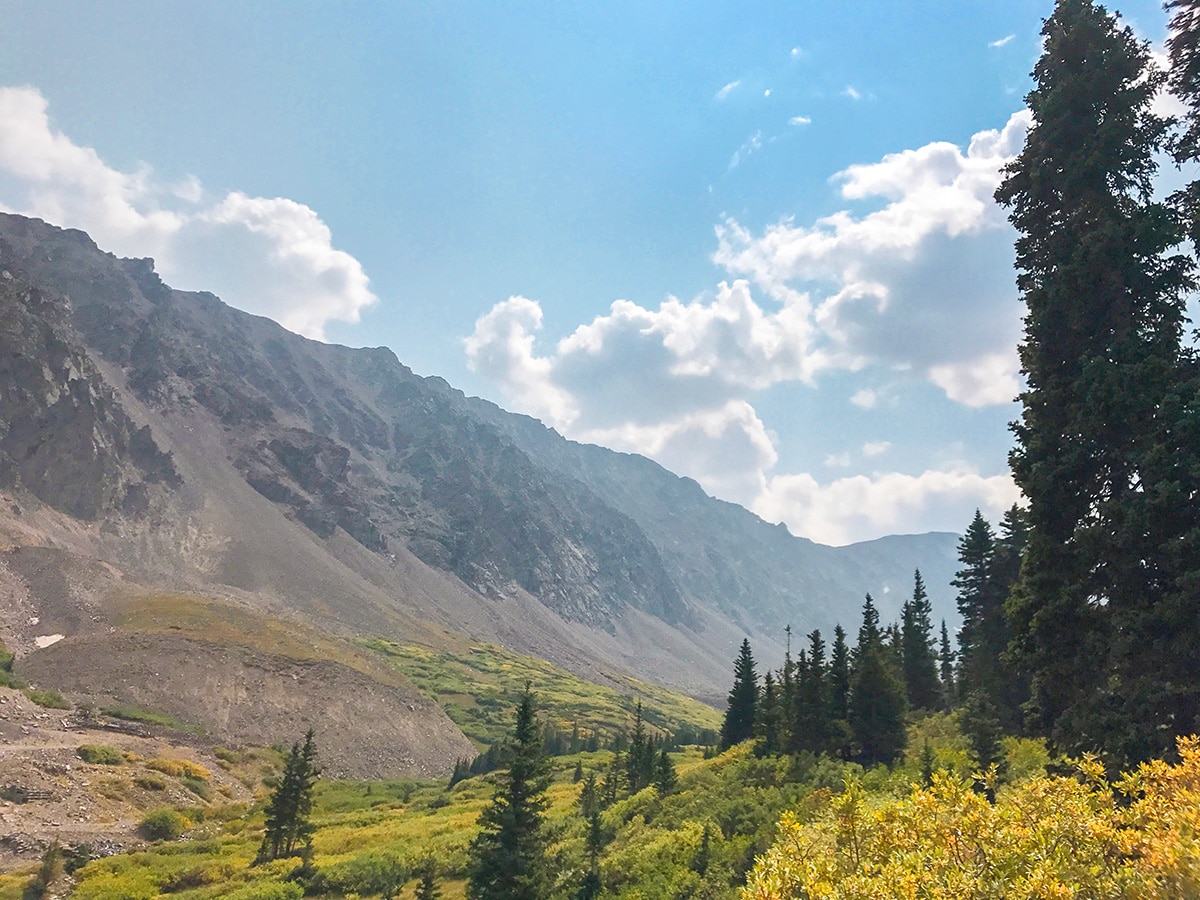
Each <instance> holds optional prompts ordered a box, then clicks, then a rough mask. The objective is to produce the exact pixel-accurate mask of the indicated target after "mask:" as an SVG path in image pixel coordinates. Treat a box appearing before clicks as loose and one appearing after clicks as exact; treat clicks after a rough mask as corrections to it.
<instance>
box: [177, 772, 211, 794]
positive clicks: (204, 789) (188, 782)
mask: <svg viewBox="0 0 1200 900" xmlns="http://www.w3.org/2000/svg"><path fill="white" fill-rule="evenodd" d="M179 781H180V783H181V784H182V785H183V786H184V787H185V788H187V789H188V790H189V791H191V792H192V793H193V794H195V795H196V796H197V797H199V798H200V799H201V800H208V799H209V798H211V797H212V787H210V786H209V783H208V782H207V781H205V780H204V779H202V778H195V777H193V776H191V775H181V776H180V777H179Z"/></svg>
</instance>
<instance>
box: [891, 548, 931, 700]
mask: <svg viewBox="0 0 1200 900" xmlns="http://www.w3.org/2000/svg"><path fill="white" fill-rule="evenodd" d="M900 649H901V655H902V657H903V659H902V664H903V667H904V687H905V690H907V692H908V704H909V706H910V707H912V708H913V709H924V710H934V709H937V708H938V707H939V706H940V705H941V685H940V684H939V681H938V670H937V656H936V654H935V653H934V650H933V605H932V604H931V603H930V602H929V595H928V594H927V593H926V592H925V582H924V581H923V580H922V578H921V573H920V571H918V572H917V573H916V575H915V577H914V580H913V595H912V599H911V600H909V601H907V602H906V603H905V604H904V606H903V608H902V610H901V618H900Z"/></svg>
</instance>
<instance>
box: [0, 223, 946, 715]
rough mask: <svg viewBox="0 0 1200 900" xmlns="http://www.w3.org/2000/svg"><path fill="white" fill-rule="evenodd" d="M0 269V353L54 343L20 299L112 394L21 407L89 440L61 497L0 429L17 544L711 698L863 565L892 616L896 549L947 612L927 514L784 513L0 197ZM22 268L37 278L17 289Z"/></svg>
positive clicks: (940, 551)
mask: <svg viewBox="0 0 1200 900" xmlns="http://www.w3.org/2000/svg"><path fill="white" fill-rule="evenodd" d="M0 271H3V272H5V273H7V275H5V276H2V277H3V278H4V279H5V282H6V283H7V284H8V285H9V290H10V294H11V297H10V300H9V302H11V303H15V304H17V305H18V306H20V305H22V304H23V307H22V311H21V315H22V316H24V317H25V318H27V319H28V320H29V324H28V325H27V326H26V327H24V329H23V330H21V331H20V332H19V333H16V334H14V335H12V336H11V337H10V347H11V349H9V350H6V351H5V352H4V354H3V355H4V356H5V357H7V356H8V355H10V354H11V355H12V356H13V357H14V358H20V359H24V360H26V363H23V364H25V365H27V366H34V365H35V363H34V362H33V361H36V360H37V359H39V358H40V357H41V356H43V355H46V354H48V353H51V351H49V350H47V349H46V347H44V346H43V345H41V344H38V343H37V341H36V340H33V339H31V338H30V337H29V334H31V333H33V332H34V331H36V328H35V325H39V323H41V324H42V325H44V327H45V328H48V329H50V330H51V331H52V332H53V333H54V334H55V335H57V336H58V338H57V339H58V340H59V341H60V342H62V343H63V344H64V345H69V346H70V347H71V348H73V349H72V350H71V353H73V354H75V356H76V357H78V359H77V360H76V361H74V362H72V363H71V364H70V365H68V366H67V367H66V369H62V367H61V366H60V369H62V371H59V372H58V374H54V372H55V371H58V370H53V367H51V369H52V370H53V371H52V372H51V375H50V376H47V377H48V378H49V379H50V381H51V382H54V383H62V382H64V381H65V382H69V381H71V378H72V377H74V376H70V375H69V374H68V373H67V370H68V369H69V370H70V371H71V372H76V371H78V372H82V373H84V381H85V382H86V385H88V387H87V390H86V391H84V393H85V394H86V395H87V396H88V397H92V396H94V397H96V398H102V402H101V400H96V401H95V402H94V403H93V405H99V406H103V407H104V409H105V410H108V411H109V412H108V415H109V418H111V420H112V421H111V422H108V419H103V417H100V418H98V417H97V415H96V414H94V413H92V412H90V411H89V410H90V408H83V407H80V408H78V409H73V410H72V411H71V415H70V416H67V419H69V420H70V421H71V422H75V421H76V420H79V421H84V420H86V421H89V422H101V423H102V424H104V427H105V428H107V429H108V430H109V431H110V432H111V435H110V434H109V433H108V432H105V433H104V434H105V436H104V438H103V440H99V439H96V440H93V439H92V437H90V436H88V435H91V434H99V432H96V431H95V428H97V427H100V426H99V425H97V426H95V427H93V428H92V431H91V432H87V433H86V434H85V430H80V427H76V426H74V425H72V426H71V427H67V426H65V425H64V424H63V423H62V422H61V421H59V420H57V419H54V420H47V421H53V422H55V423H56V424H54V425H52V426H50V425H47V426H42V431H41V432H39V433H40V434H42V435H43V436H44V438H45V440H46V441H49V442H51V443H53V444H55V445H56V446H57V447H58V449H56V450H55V451H54V452H53V453H52V454H50V455H51V456H52V457H54V458H59V457H61V458H64V459H72V458H75V457H78V456H79V455H80V454H81V453H82V452H83V451H82V450H81V449H80V448H81V447H83V446H85V445H86V446H88V447H91V446H93V445H94V446H95V447H100V448H103V447H111V448H112V451H111V453H109V456H106V457H105V460H106V462H105V463H104V465H100V466H99V468H98V469H96V467H95V466H93V469H96V471H92V470H87V472H85V473H84V474H81V475H78V476H72V477H73V478H74V480H75V481H84V482H88V483H89V484H91V483H93V482H94V483H95V484H97V485H99V486H100V487H98V488H97V489H96V490H95V491H94V493H95V495H96V497H97V498H99V499H97V500H94V501H91V502H90V504H89V505H88V507H87V508H86V509H84V508H79V507H74V506H70V505H69V504H68V505H64V499H63V497H61V496H59V497H56V496H52V492H51V493H47V491H48V490H49V488H47V487H46V485H48V484H51V483H60V480H59V479H57V478H41V481H40V482H39V480H38V479H39V477H41V476H37V465H34V462H36V460H35V456H36V454H34V453H31V446H32V445H31V444H30V443H29V441H28V440H24V439H22V440H23V441H24V442H23V443H22V442H21V441H17V440H16V438H14V439H13V440H12V441H10V444H11V450H5V452H6V453H7V457H5V458H0V463H3V462H4V459H7V460H8V462H7V466H3V467H0V477H3V478H5V480H4V481H0V487H2V486H3V485H8V487H9V490H10V492H11V494H12V497H13V498H14V501H15V502H16V504H17V506H18V507H21V506H22V505H23V504H24V506H26V507H28V508H26V509H24V511H23V512H22V513H20V514H16V513H0V534H6V535H7V536H8V540H9V542H10V543H12V544H14V545H20V544H22V543H31V542H42V543H51V544H54V545H56V546H61V547H63V548H66V549H69V550H71V551H72V552H74V553H77V554H80V555H83V556H89V557H92V558H95V559H99V560H104V561H106V562H108V563H111V564H112V565H114V566H116V567H117V568H118V569H120V570H121V572H122V573H123V575H124V577H127V578H130V579H134V580H138V581H139V582H145V583H154V584H163V585H174V586H177V587H180V588H185V589H190V590H203V591H205V592H207V593H209V594H211V595H214V596H218V597H223V598H226V599H229V600H232V601H233V602H237V603H242V604H246V605H250V606H254V607H256V608H259V609H263V610H268V611H272V612H273V613H279V614H284V615H291V616H298V617H300V618H301V619H302V620H303V621H305V622H310V623H313V624H315V625H317V626H318V627H320V628H323V629H326V630H329V631H333V632H338V633H343V634H347V635H362V636H368V637H383V638H387V639H402V640H404V641H406V642H418V643H435V642H436V641H437V640H438V639H439V638H438V635H439V634H442V633H444V631H442V629H447V628H448V629H450V630H452V631H454V632H458V633H461V634H466V635H469V636H471V637H473V638H477V639H486V640H492V641H496V642H498V643H500V644H502V645H504V646H507V647H509V648H511V649H513V650H516V651H519V652H524V653H532V654H535V655H538V656H541V657H543V658H547V659H550V660H552V661H554V662H556V663H558V664H560V665H563V666H565V667H567V668H568V669H571V670H572V671H575V672H578V673H581V674H585V675H587V676H588V677H593V678H597V679H600V680H603V679H604V678H605V677H606V676H605V673H606V672H610V671H612V670H623V671H627V672H631V673H633V674H635V675H638V676H640V677H642V678H646V679H650V680H655V681H659V682H661V683H664V684H668V685H672V686H676V687H679V688H682V689H684V690H685V691H687V692H689V693H691V694H692V695H693V696H699V697H705V698H710V699H719V698H720V697H721V696H722V695H723V693H724V689H725V686H726V682H727V680H728V671H727V670H728V666H729V661H730V660H731V659H732V658H733V655H734V653H735V652H736V647H737V644H738V643H740V641H741V638H742V636H743V635H747V634H748V635H749V636H750V637H751V638H752V640H754V641H755V643H756V648H759V649H760V657H763V658H765V659H766V660H767V661H769V662H771V663H772V664H774V663H775V662H776V661H777V659H778V656H779V655H780V654H781V653H782V644H781V639H782V631H783V627H784V626H785V625H787V624H791V625H792V626H793V628H794V629H795V631H796V632H797V633H802V632H804V631H807V630H809V629H811V628H814V627H820V628H822V629H826V630H828V629H829V628H830V627H831V626H832V624H833V623H834V622H835V621H839V620H840V621H842V622H843V623H844V624H845V625H847V627H851V626H853V624H854V623H855V621H856V619H857V616H858V609H859V605H860V603H861V599H862V595H863V594H864V593H865V592H867V591H871V592H873V593H874V594H875V595H876V597H877V598H878V599H880V601H881V603H880V605H881V608H882V610H883V612H884V614H885V616H886V615H889V614H894V612H895V610H896V609H898V605H899V599H900V598H901V597H902V596H903V594H904V593H905V591H907V590H911V584H912V571H913V569H914V568H917V567H920V568H921V569H922V571H923V573H924V574H925V576H926V581H927V582H928V583H929V586H930V593H931V595H932V597H933V600H934V602H935V604H938V605H940V606H941V607H942V609H941V610H940V612H943V613H944V612H945V608H946V605H947V600H948V597H949V589H948V580H949V573H950V572H952V571H953V566H954V563H953V556H954V540H955V539H954V536H952V535H926V536H919V537H913V538H907V537H896V538H890V539H885V540H884V541H880V542H872V543H871V544H864V545H856V546H853V547H849V548H830V547H822V546H820V545H816V544H813V543H812V542H811V541H806V540H803V539H799V538H795V537H793V536H792V535H790V534H789V533H788V532H787V530H786V529H785V528H783V527H781V526H771V525H768V524H767V523H764V522H762V521H761V520H760V519H758V518H757V517H755V516H753V515H752V514H750V513H748V512H747V511H745V510H744V509H741V508H740V507H737V506H734V505H732V504H728V503H723V502H721V501H717V500H714V499H712V498H710V497H707V496H706V495H705V494H704V493H703V491H702V490H701V489H700V488H699V486H698V485H696V484H695V483H694V482H692V481H690V480H688V479H681V478H678V477H676V476H674V475H672V474H671V473H669V472H667V471H666V470H664V469H662V468H661V467H660V466H657V465H656V464H655V463H652V462H650V461H648V460H645V459H643V458H641V457H636V456H629V455H626V454H618V453H613V452H611V451H608V450H604V449H602V448H598V447H590V446H583V445H579V444H575V443H573V442H570V441H566V440H564V439H563V438H561V437H560V436H559V435H557V434H556V433H554V432H553V431H551V430H548V429H546V428H545V427H544V426H542V425H541V424H540V423H537V422H536V421H534V420H532V419H528V418H526V417H519V416H513V415H511V414H508V413H505V412H503V411H502V410H500V409H499V408H498V407H495V406H494V405H492V404H489V403H486V402H484V401H480V400H475V399H471V398H467V397H465V396H463V395H462V394H461V393H460V392H458V391H455V390H454V389H453V388H451V387H450V386H449V385H447V384H446V383H445V382H444V381H442V380H441V379H438V378H421V377H419V376H417V375H415V374H413V373H412V372H411V371H410V370H409V369H408V368H406V367H405V366H403V365H402V364H401V363H400V362H399V361H398V360H397V359H396V358H395V356H394V355H393V354H392V353H391V352H390V351H389V350H387V349H385V348H375V349H362V350H353V349H349V348H345V347H338V346H332V345H326V344H321V343H318V342H314V341H310V340H306V339H304V338H301V337H298V336H296V335H294V334H290V333H289V332H287V331H285V330H284V329H282V328H281V327H280V326H278V325H277V324H275V323H274V322H271V321H269V320H267V319H262V318H258V317H255V316H250V315H248V314H246V313H242V312H239V311H237V310H234V309H232V308H230V307H228V306H226V305H225V304H223V303H221V301H219V300H218V299H217V298H215V297H214V296H212V295H211V294H206V293H188V292H181V291H173V290H171V289H170V288H168V287H166V286H165V285H163V284H162V282H161V281H160V280H159V279H158V277H157V276H156V275H155V274H154V271H153V267H152V264H151V263H150V261H148V260H119V259H116V258H115V257H113V256H111V255H109V254H106V253H103V252H102V251H100V250H98V249H97V248H96V247H95V245H94V244H93V243H92V242H91V240H90V239H89V238H88V237H87V236H86V235H84V234H83V233H81V232H77V231H69V230H62V229H58V228H55V227H53V226H50V225H46V224H45V223H42V222H40V221H37V220H30V219H24V218H21V217H18V216H8V215H5V216H0ZM35 294H36V295H37V296H38V297H42V298H50V299H48V300H47V299H43V300H42V301H40V303H41V305H38V304H37V303H34V302H33V301H32V300H31V299H26V300H21V299H20V298H32V297H33V296H34V295H35ZM39 327H40V326H39ZM5 334H7V332H5ZM43 343H44V342H43ZM74 358H75V357H72V359H74ZM35 367H36V366H35ZM30 371H32V370H30ZM14 378H16V379H17V380H18V381H19V382H21V383H22V384H24V383H26V382H28V381H33V380H36V379H33V378H32V376H28V375H24V374H19V375H14ZM76 380H78V379H76ZM52 393H53V391H51V390H50V389H49V388H46V389H44V390H42V391H41V393H40V394H38V397H40V398H42V399H38V398H34V399H33V400H30V399H29V398H25V400H24V401H22V400H21V398H20V397H17V398H15V399H13V398H11V397H8V396H5V397H4V398H3V400H2V402H0V423H3V425H4V427H5V430H6V432H7V433H8V434H15V433H17V431H18V430H19V429H15V426H14V425H13V423H17V422H24V421H26V420H30V421H33V420H37V419H38V416H41V417H42V418H43V419H45V417H46V416H48V415H49V412H48V411H49V410H51V409H52V408H53V403H51V402H49V399H48V398H50V396H51V394H52ZM22 403H23V404H24V405H22ZM89 417H90V418H89ZM64 421H65V420H64ZM31 427H32V426H31ZM22 428H25V426H22ZM25 430H26V431H28V430H29V429H28V428H26V429H25ZM6 439H7V438H4V437H0V450H4V449H5V447H6V445H5V444H3V443H2V442H3V441H4V440H6ZM59 445H61V446H59ZM135 445H136V446H135ZM88 452H91V451H88ZM85 455H86V454H85ZM109 457H111V460H109ZM105 466H108V468H105ZM27 472H33V473H34V477H27V475H26V474H25V473H27ZM4 473H8V474H7V475H5V474H4ZM88 473H91V474H88ZM89 479H90V481H89ZM39 485H42V486H41V487H39ZM39 491H40V493H39ZM70 493H71V495H72V496H73V495H74V493H75V492H74V491H71V492H70ZM129 497H132V499H127V498H129ZM39 504H45V507H46V508H42V507H41V506H40V505H39ZM0 509H3V507H0ZM80 521H94V522H96V523H97V525H98V526H99V527H97V528H94V529H86V528H85V529H82V530H81V529H80V528H79V526H78V524H77V523H78V522H80ZM16 630H17V631H19V630H20V629H16ZM13 637H14V639H16V640H18V641H20V640H25V641H26V642H27V641H28V639H29V636H28V635H24V636H22V635H20V634H16V633H15V632H14V635H13Z"/></svg>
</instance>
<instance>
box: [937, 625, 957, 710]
mask: <svg viewBox="0 0 1200 900" xmlns="http://www.w3.org/2000/svg"><path fill="white" fill-rule="evenodd" d="M954 656H955V654H954V650H953V649H952V648H951V646H950V632H949V630H948V629H947V628H946V620H945V619H942V639H941V641H940V642H939V644H938V681H939V682H940V685H941V691H942V709H945V710H948V709H951V708H952V707H953V706H954V697H955V685H954Z"/></svg>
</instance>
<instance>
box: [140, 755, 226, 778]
mask: <svg viewBox="0 0 1200 900" xmlns="http://www.w3.org/2000/svg"><path fill="white" fill-rule="evenodd" d="M146 768H147V769H154V771H156V772H162V773H163V774H164V775H170V776H171V777H173V778H199V779H200V780H201V781H208V780H209V779H210V778H212V772H210V771H208V769H206V768H204V766H202V765H200V764H199V763H194V762H192V761H191V760H190V759H172V758H164V757H156V758H155V759H148V760H146Z"/></svg>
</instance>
